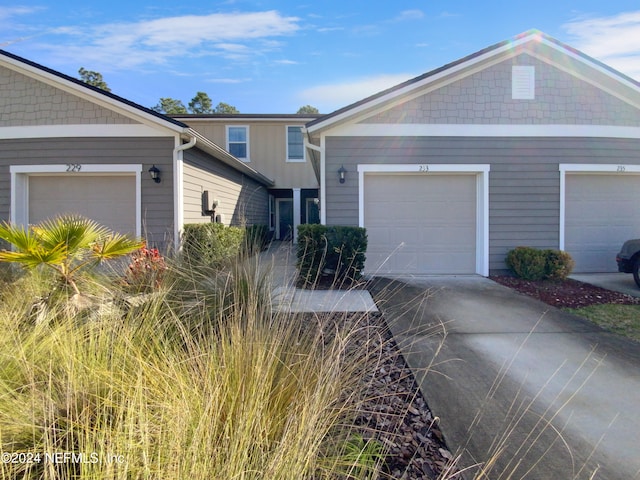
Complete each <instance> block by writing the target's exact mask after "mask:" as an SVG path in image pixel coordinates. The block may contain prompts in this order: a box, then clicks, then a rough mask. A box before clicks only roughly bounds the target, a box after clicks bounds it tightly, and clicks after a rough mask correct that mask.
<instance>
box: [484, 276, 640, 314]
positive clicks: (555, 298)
mask: <svg viewBox="0 0 640 480" xmlns="http://www.w3.org/2000/svg"><path fill="white" fill-rule="evenodd" d="M489 278H490V279H491V280H493V281H494V282H497V283H500V284H501V285H504V286H506V287H509V288H513V289H514V290H517V291H518V292H520V293H523V294H525V295H528V296H530V297H534V298H537V299H538V300H541V301H543V302H544V303H546V304H548V305H551V306H554V307H558V308H582V307H588V306H589V305H599V304H605V303H616V304H622V305H635V304H640V298H636V297H632V296H631V295H627V294H624V293H619V292H614V291H611V290H607V289H605V288H601V287H596V286H595V285H590V284H588V283H584V282H579V281H577V280H573V279H571V278H568V279H566V280H537V281H534V280H524V279H522V278H517V277H511V276H507V275H496V276H490V277H489Z"/></svg>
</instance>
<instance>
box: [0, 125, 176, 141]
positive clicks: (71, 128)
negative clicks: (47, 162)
mask: <svg viewBox="0 0 640 480" xmlns="http://www.w3.org/2000/svg"><path fill="white" fill-rule="evenodd" d="M166 136H167V132H163V131H160V130H158V129H157V128H153V127H150V126H148V125H143V124H141V123H131V124H117V125H116V124H110V125H36V126H27V127H0V139H12V138H54V137H57V138H60V137H166Z"/></svg>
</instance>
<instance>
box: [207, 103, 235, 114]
mask: <svg viewBox="0 0 640 480" xmlns="http://www.w3.org/2000/svg"><path fill="white" fill-rule="evenodd" d="M213 111H214V113H240V112H239V111H238V109H237V108H236V107H234V106H233V105H229V104H228V103H224V102H220V103H219V104H218V105H216V108H215V109H214V110H213Z"/></svg>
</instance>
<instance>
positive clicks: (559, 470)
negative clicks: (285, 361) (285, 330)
mask: <svg viewBox="0 0 640 480" xmlns="http://www.w3.org/2000/svg"><path fill="white" fill-rule="evenodd" d="M401 280H402V281H398V280H387V279H377V280H375V281H374V282H373V283H372V284H371V286H370V289H371V291H372V293H373V295H374V298H375V299H376V301H377V303H378V306H379V307H380V310H381V311H382V313H383V315H384V317H385V319H386V320H387V322H388V323H389V325H390V328H391V330H392V332H393V334H394V337H395V339H396V341H397V342H398V345H399V346H400V348H401V351H402V353H403V355H404V356H405V359H406V360H407V363H408V364H409V366H410V367H411V368H412V370H413V371H414V374H415V375H416V378H417V380H418V382H419V384H420V387H421V390H422V392H423V393H424V395H425V397H426V399H427V402H428V403H429V406H430V407H431V409H432V410H433V412H434V414H435V415H438V416H439V417H440V418H441V423H440V426H441V428H442V431H443V432H444V435H445V437H446V439H447V442H448V444H449V447H450V448H451V450H452V451H455V450H456V449H459V453H461V454H462V464H463V465H465V466H467V465H474V464H479V463H483V462H487V461H488V460H489V459H491V458H492V457H494V460H495V463H494V464H493V465H492V467H491V469H490V471H489V472H486V473H487V475H486V478H528V479H529V478H530V479H551V478H553V479H576V480H578V479H579V480H581V479H585V480H587V479H591V478H592V474H593V472H594V471H597V473H596V475H595V476H594V477H593V478H598V479H608V480H622V479H632V478H640V475H639V472H640V456H638V454H637V452H638V447H637V445H638V440H639V439H640V435H639V434H638V432H640V413H639V412H638V410H637V406H638V405H640V345H639V344H637V343H635V342H632V341H629V340H626V339H624V338H621V337H618V336H615V335H612V334H608V333H606V332H604V331H603V330H601V329H599V328H598V327H596V326H594V325H592V324H590V323H589V322H587V321H585V320H584V319H581V318H579V317H576V316H573V315H570V314H568V313H565V312H563V311H561V310H558V309H555V308H553V307H550V306H548V305H545V304H543V303H541V302H539V301H537V300H534V299H532V298H529V297H526V296H524V295H521V294H519V293H517V292H514V291H513V290H510V289H508V288H506V287H504V286H502V285H498V284H496V283H495V282H492V281H491V280H489V279H486V278H483V277H440V278H423V279H415V278H412V279H401ZM443 325H444V328H443ZM444 329H446V335H445V334H444ZM434 358H435V360H434ZM497 452H502V453H501V454H500V455H498V456H497V457H496V454H497ZM483 478H484V477H483Z"/></svg>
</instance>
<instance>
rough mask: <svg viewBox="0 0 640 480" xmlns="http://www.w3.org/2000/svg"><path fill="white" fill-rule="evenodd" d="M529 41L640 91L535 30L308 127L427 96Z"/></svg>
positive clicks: (638, 89)
mask: <svg viewBox="0 0 640 480" xmlns="http://www.w3.org/2000/svg"><path fill="white" fill-rule="evenodd" d="M530 42H537V43H540V44H543V45H545V46H548V47H549V48H552V49H554V50H556V51H558V52H560V53H562V54H564V55H567V56H569V57H570V58H572V59H575V60H576V61H578V62H581V63H583V64H585V65H587V66H589V67H590V68H593V69H595V70H597V71H598V72H600V73H602V74H604V75H606V76H607V77H609V78H612V79H614V80H615V81H616V82H618V83H620V84H622V85H624V86H625V87H628V88H631V89H633V90H635V91H636V92H638V93H640V87H638V85H636V84H635V83H633V82H631V81H629V80H627V79H626V78H625V77H622V76H620V75H616V74H615V73H614V72H613V71H611V70H609V69H608V68H605V67H604V66H602V65H600V64H599V63H596V62H593V61H589V60H588V58H585V57H584V56H582V55H580V54H578V53H576V52H573V51H572V50H570V49H568V48H565V47H563V46H562V45H560V44H558V43H556V42H554V41H551V40H549V39H547V38H545V37H544V35H543V34H542V33H540V32H534V33H531V34H528V35H525V36H523V37H521V38H518V39H515V40H513V41H511V42H504V44H503V45H501V46H500V47H496V48H493V49H491V50H489V51H487V52H485V53H483V54H480V55H473V56H472V57H471V58H470V59H469V60H467V61H464V62H460V63H458V64H456V65H453V66H451V67H448V68H443V69H442V70H440V71H439V72H437V73H434V74H433V75H429V76H427V77H426V78H424V79H422V80H419V81H414V82H410V83H409V84H408V85H406V86H404V87H402V88H395V89H392V90H391V91H390V92H388V93H387V94H385V95H381V96H379V97H377V98H372V99H371V100H369V101H366V102H364V103H362V104H360V105H357V106H354V107H353V108H347V110H345V111H344V112H342V113H340V114H337V115H335V116H331V117H330V118H328V119H326V120H324V121H320V122H319V123H317V124H315V125H311V126H308V127H307V130H308V131H309V132H310V133H314V132H316V131H318V130H324V129H326V128H331V127H332V126H334V125H335V126H336V127H337V125H339V124H341V123H345V122H354V123H355V122H358V121H360V120H361V119H362V118H365V116H371V115H375V114H376V113H378V112H380V111H384V110H387V109H389V108H392V107H393V106H395V105H397V104H399V103H402V102H406V101H409V100H411V99H413V98H416V97H418V96H422V95H425V94H427V93H429V92H430V91H431V90H434V89H436V88H440V87H442V86H443V85H445V84H448V83H451V82H455V81H457V80H459V79H461V78H464V77H467V76H469V75H471V74H473V73H476V72H477V71H479V70H483V69H485V68H488V67H490V66H492V65H494V64H496V63H499V62H502V61H504V60H505V59H507V58H509V57H510V56H513V55H519V54H520V53H522V52H523V50H522V49H520V48H518V47H521V46H523V45H525V44H527V43H530ZM526 53H528V54H530V55H532V56H534V57H535V58H538V59H539V60H541V61H544V62H545V63H548V64H550V65H553V66H555V67H558V68H560V69H562V70H563V71H566V72H568V73H571V74H572V75H574V76H576V77H577V78H580V79H582V80H585V81H587V82H589V83H590V84H591V85H594V86H596V87H597V88H600V89H602V90H603V91H606V92H607V93H609V94H612V95H615V96H616V97H617V98H620V99H621V100H623V101H625V102H627V103H629V104H631V105H633V106H635V107H636V108H640V105H636V104H635V103H632V102H631V101H630V100H629V98H626V97H623V96H621V95H620V93H618V92H614V91H612V90H611V89H607V88H606V87H604V86H603V85H601V84H600V83H595V82H594V80H593V79H589V78H585V77H583V76H581V75H580V74H578V73H577V72H575V71H574V70H571V69H569V68H566V67H564V66H563V65H560V64H558V63H557V62H554V61H553V60H552V59H549V58H546V57H544V56H542V55H539V54H538V53H537V52H535V51H534V50H526ZM445 79H446V81H445V82H442V80H445Z"/></svg>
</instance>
